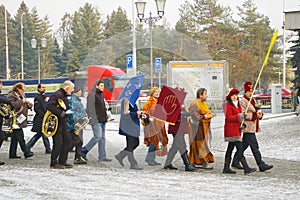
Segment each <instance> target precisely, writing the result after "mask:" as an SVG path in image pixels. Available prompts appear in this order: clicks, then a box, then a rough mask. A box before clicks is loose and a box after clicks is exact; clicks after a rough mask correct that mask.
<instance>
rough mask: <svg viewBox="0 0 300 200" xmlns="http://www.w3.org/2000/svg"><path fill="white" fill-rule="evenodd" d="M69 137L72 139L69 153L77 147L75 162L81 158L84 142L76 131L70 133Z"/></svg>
mask: <svg viewBox="0 0 300 200" xmlns="http://www.w3.org/2000/svg"><path fill="white" fill-rule="evenodd" d="M68 135H69V138H70V141H71V142H70V143H71V145H70V147H69V151H70V150H71V149H72V148H73V147H75V160H76V159H77V158H80V157H81V151H82V144H83V143H82V140H81V139H80V136H79V135H76V134H75V133H74V131H70V132H68Z"/></svg>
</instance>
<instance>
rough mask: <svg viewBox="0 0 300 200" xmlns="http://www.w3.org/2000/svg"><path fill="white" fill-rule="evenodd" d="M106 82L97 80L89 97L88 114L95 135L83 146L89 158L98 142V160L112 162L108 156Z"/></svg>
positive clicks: (83, 155) (84, 153)
mask: <svg viewBox="0 0 300 200" xmlns="http://www.w3.org/2000/svg"><path fill="white" fill-rule="evenodd" d="M103 91H104V82H103V81H102V80H98V81H96V84H95V87H94V88H93V89H92V91H91V92H90V93H89V94H88V97H87V106H86V107H87V114H88V117H89V118H90V121H89V124H91V126H92V129H93V134H94V136H93V137H92V138H91V139H90V141H89V142H88V143H87V144H86V145H85V146H84V147H83V148H82V157H83V158H84V159H85V160H87V157H86V156H87V153H88V152H89V151H90V150H91V149H92V148H93V147H94V146H95V145H96V144H97V143H98V160H99V161H102V162H110V161H112V159H109V158H107V157H106V149H105V145H106V139H105V124H106V122H107V113H106V106H105V99H104V94H103Z"/></svg>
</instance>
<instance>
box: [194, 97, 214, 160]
mask: <svg viewBox="0 0 300 200" xmlns="http://www.w3.org/2000/svg"><path fill="white" fill-rule="evenodd" d="M189 111H190V113H191V118H192V120H191V129H192V131H191V135H190V152H189V160H190V163H191V164H192V165H201V164H202V163H204V162H206V163H213V162H214V156H213V154H212V153H211V151H210V141H211V129H210V121H211V119H204V115H206V114H210V111H209V108H208V106H207V104H206V102H203V101H199V100H194V101H192V103H191V104H190V107H189ZM210 115H211V114H210Z"/></svg>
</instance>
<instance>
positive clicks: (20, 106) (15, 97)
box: [7, 91, 29, 128]
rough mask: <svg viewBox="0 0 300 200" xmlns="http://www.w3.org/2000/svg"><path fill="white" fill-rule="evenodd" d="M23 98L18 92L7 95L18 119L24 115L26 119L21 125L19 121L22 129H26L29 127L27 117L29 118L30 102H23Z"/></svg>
mask: <svg viewBox="0 0 300 200" xmlns="http://www.w3.org/2000/svg"><path fill="white" fill-rule="evenodd" d="M23 98H24V97H23V96H20V95H19V94H18V93H17V92H15V91H10V92H9V93H8V95H7V99H8V100H9V101H10V102H11V104H12V105H13V106H14V109H15V112H16V113H17V118H18V117H20V116H21V115H23V116H24V117H26V119H25V120H24V121H23V122H21V123H19V122H18V120H17V122H18V125H19V127H20V128H25V127H27V116H28V104H29V102H27V101H26V102H25V103H24V102H23V100H22V99H23Z"/></svg>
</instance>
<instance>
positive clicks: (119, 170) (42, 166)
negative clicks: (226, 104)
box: [0, 113, 300, 200]
mask: <svg viewBox="0 0 300 200" xmlns="http://www.w3.org/2000/svg"><path fill="white" fill-rule="evenodd" d="M268 116H270V117H269V119H268V120H263V121H262V123H261V125H262V129H263V131H262V133H259V134H258V135H257V137H258V140H259V145H260V150H261V153H262V156H263V159H264V161H265V162H266V163H269V164H273V165H274V168H273V169H271V170H270V171H267V172H255V173H253V174H251V175H247V176H245V175H244V174H243V171H241V170H237V174H234V175H228V174H222V173H221V172H222V168H223V162H224V154H225V150H226V146H227V143H225V142H224V139H223V124H224V115H223V113H218V114H217V116H216V117H215V118H214V120H213V122H212V133H213V139H212V152H213V153H214V155H215V163H213V164H212V165H213V167H214V169H213V170H203V169H200V170H198V171H196V172H193V173H190V172H185V171H184V166H183V163H182V160H181V158H180V155H179V154H177V155H176V157H175V159H174V162H173V164H174V165H175V166H177V167H178V168H179V170H177V171H169V170H164V169H162V168H163V164H164V162H165V159H166V156H164V157H157V161H158V162H160V163H162V165H161V166H154V167H150V166H148V165H146V163H145V162H144V159H145V155H146V152H147V148H146V147H145V145H144V144H143V136H142V135H141V137H140V145H139V146H138V148H137V149H136V151H135V156H136V159H137V161H138V163H139V164H140V165H141V166H142V167H143V168H144V170H141V171H135V170H130V169H129V163H128V161H127V159H124V164H125V166H124V167H121V166H120V165H119V163H118V162H117V161H116V160H115V159H114V155H115V154H116V153H118V152H119V151H120V150H121V149H122V148H124V146H125V137H124V136H120V135H119V134H118V119H119V118H118V116H115V121H113V122H108V123H107V131H106V136H107V139H106V142H107V155H108V157H109V158H113V161H112V162H108V163H107V162H105V163H104V162H98V161H97V157H98V153H97V146H96V147H95V148H93V149H92V151H91V152H89V154H88V159H89V162H88V164H87V165H81V166H74V168H72V169H65V170H54V169H50V168H49V164H50V155H47V154H45V152H44V151H45V150H44V147H43V144H42V140H39V141H38V142H37V144H36V145H35V146H34V147H33V148H32V151H34V153H35V156H34V157H32V158H30V159H24V158H22V159H8V149H9V142H4V144H3V146H2V148H1V149H0V160H3V161H5V162H6V164H5V165H3V166H0V170H1V175H0V193H1V199H125V200H126V199H146V200H148V199H149V200H150V199H151V200H153V199H174V200H182V199H218V200H219V199H245V198H246V199H253V200H254V199H255V200H257V199H272V200H274V199H298V198H299V196H300V192H299V191H300V184H299V183H300V177H299V171H300V158H299V155H300V142H299V141H300V135H299V131H300V125H299V118H298V117H296V116H293V115H292V113H291V114H290V115H289V116H282V117H278V115H272V114H266V116H265V117H268ZM274 117H277V118H274ZM30 129H31V127H28V128H26V129H25V138H26V141H28V140H29V139H30V137H31V136H32V135H33V134H34V133H32V132H30ZM91 136H92V130H91V127H90V126H87V127H86V129H84V144H85V143H86V142H88V140H89V139H90V138H91ZM50 140H52V139H50ZM171 143H172V137H170V136H169V147H170V145H171ZM18 155H21V156H22V157H23V155H22V153H21V150H20V149H19V148H18ZM245 156H246V157H247V161H248V163H249V165H250V166H251V167H256V168H257V166H256V163H255V161H254V159H253V156H252V154H251V152H249V151H247V152H246V154H245ZM73 159H74V153H69V160H68V162H69V163H72V162H73Z"/></svg>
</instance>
